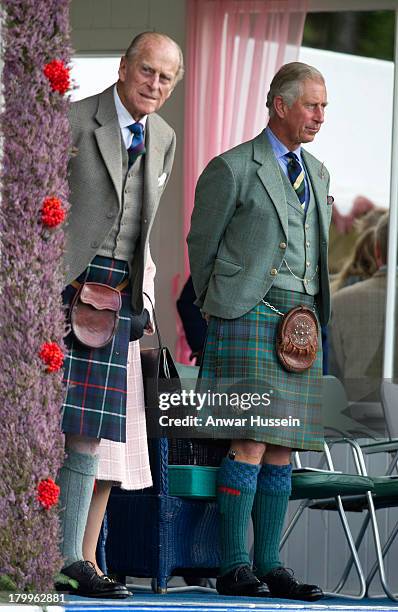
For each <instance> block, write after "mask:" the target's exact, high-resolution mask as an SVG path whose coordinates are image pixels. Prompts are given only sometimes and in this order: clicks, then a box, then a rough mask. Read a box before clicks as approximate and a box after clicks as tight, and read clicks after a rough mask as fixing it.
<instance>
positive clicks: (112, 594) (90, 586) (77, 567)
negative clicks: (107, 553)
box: [56, 561, 131, 599]
mask: <svg viewBox="0 0 398 612" xmlns="http://www.w3.org/2000/svg"><path fill="white" fill-rule="evenodd" d="M62 574H64V575H65V576H67V577H68V578H73V580H76V581H77V582H78V584H79V587H78V588H77V589H67V590H68V591H69V592H70V593H74V594H75V595H81V596H82V597H97V598H101V599H125V598H126V597H130V595H131V593H130V591H128V590H127V589H126V587H125V586H124V584H121V583H120V582H115V581H113V580H111V579H110V578H108V576H99V575H98V574H97V572H96V571H95V567H94V564H93V563H91V561H76V562H75V563H72V565H68V567H65V568H64V569H63V570H62ZM60 587H61V585H56V588H57V590H65V585H62V588H60Z"/></svg>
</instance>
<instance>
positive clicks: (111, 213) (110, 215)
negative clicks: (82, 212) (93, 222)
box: [106, 212, 115, 219]
mask: <svg viewBox="0 0 398 612" xmlns="http://www.w3.org/2000/svg"><path fill="white" fill-rule="evenodd" d="M106 216H107V219H113V217H114V216H115V213H113V212H108V213H106Z"/></svg>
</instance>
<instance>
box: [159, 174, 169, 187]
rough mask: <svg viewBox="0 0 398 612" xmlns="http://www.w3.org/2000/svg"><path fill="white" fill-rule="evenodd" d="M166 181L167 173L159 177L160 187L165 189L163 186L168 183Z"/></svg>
mask: <svg viewBox="0 0 398 612" xmlns="http://www.w3.org/2000/svg"><path fill="white" fill-rule="evenodd" d="M166 179H167V174H166V172H163V174H161V175H160V176H159V177H158V187H163V185H164V184H165V182H166Z"/></svg>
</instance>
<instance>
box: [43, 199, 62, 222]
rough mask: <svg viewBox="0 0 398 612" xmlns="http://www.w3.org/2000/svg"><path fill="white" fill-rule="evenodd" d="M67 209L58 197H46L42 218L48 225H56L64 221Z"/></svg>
mask: <svg viewBox="0 0 398 612" xmlns="http://www.w3.org/2000/svg"><path fill="white" fill-rule="evenodd" d="M65 217H66V211H65V209H64V208H62V202H61V200H59V199H58V198H45V200H44V201H43V206H42V207H41V220H42V223H43V224H44V225H47V227H55V226H56V225H59V224H60V223H62V221H64V219H65Z"/></svg>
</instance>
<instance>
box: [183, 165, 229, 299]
mask: <svg viewBox="0 0 398 612" xmlns="http://www.w3.org/2000/svg"><path fill="white" fill-rule="evenodd" d="M236 202H237V188H236V180H235V176H234V173H233V171H232V168H231V167H230V165H229V164H228V162H227V161H226V160H225V159H224V158H222V157H216V158H214V159H213V160H212V161H211V162H210V163H209V165H208V166H207V167H206V168H205V170H204V172H203V173H202V175H201V176H200V178H199V181H198V184H197V186H196V191H195V206H194V210H193V213H192V218H191V229H190V232H189V234H188V238H187V242H188V251H189V261H190V267H191V274H192V280H193V284H194V288H195V293H196V295H197V301H196V302H195V303H196V304H197V305H198V306H202V305H203V302H204V299H205V296H206V291H207V287H208V284H209V281H210V277H211V274H212V272H213V268H214V262H215V259H216V256H217V253H218V249H219V246H220V243H221V241H222V238H223V235H224V232H225V229H226V227H227V226H228V223H229V221H230V220H231V218H232V216H233V214H234V212H235V210H236Z"/></svg>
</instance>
